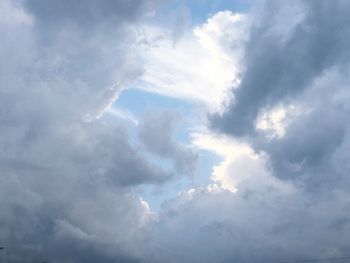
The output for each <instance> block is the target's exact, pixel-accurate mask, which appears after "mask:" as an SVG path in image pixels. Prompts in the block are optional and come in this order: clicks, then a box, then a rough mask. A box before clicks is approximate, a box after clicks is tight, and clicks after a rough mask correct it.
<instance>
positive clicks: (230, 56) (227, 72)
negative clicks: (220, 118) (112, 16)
mask: <svg viewBox="0 0 350 263" xmlns="http://www.w3.org/2000/svg"><path fill="white" fill-rule="evenodd" d="M247 24H248V20H247V18H246V17H245V16H244V15H242V14H234V13H232V12H230V11H223V12H219V13H217V14H215V15H214V16H212V17H211V18H209V19H208V20H207V22H206V23H204V24H203V25H200V26H197V27H195V28H194V29H193V30H192V32H187V33H185V34H184V35H183V37H182V38H181V39H180V40H179V41H178V42H177V44H176V46H174V44H173V40H172V36H171V33H170V32H168V31H166V30H164V29H162V28H159V27H154V26H153V27H152V26H149V27H145V28H143V30H142V31H140V43H141V44H144V48H145V52H144V55H143V59H144V62H145V66H144V74H143V76H142V78H141V81H140V82H139V83H138V86H137V87H138V88H140V89H145V90H147V91H151V92H156V93H160V94H163V95H166V96H173V97H179V98H184V99H187V100H192V101H195V102H200V103H204V104H205V105H206V106H208V107H209V108H210V109H211V110H215V111H217V110H219V109H220V108H221V106H222V104H223V102H224V101H225V100H227V94H226V93H227V91H228V89H230V88H232V87H233V86H236V85H237V84H238V82H239V76H238V74H239V72H240V71H241V59H242V55H243V48H242V47H243V43H244V42H245V41H246V39H247V32H246V28H247Z"/></svg>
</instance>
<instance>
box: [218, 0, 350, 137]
mask: <svg viewBox="0 0 350 263" xmlns="http://www.w3.org/2000/svg"><path fill="white" fill-rule="evenodd" d="M261 9H263V10H261V12H260V15H257V16H256V17H257V18H256V19H255V21H254V22H252V24H253V26H252V27H251V30H250V37H249V42H248V43H247V45H246V46H245V58H244V61H245V62H244V64H245V68H246V69H245V71H244V73H243V75H242V79H241V84H240V86H239V87H238V88H237V89H233V93H234V100H233V101H232V103H231V105H230V106H229V107H228V108H227V109H226V111H225V113H224V114H223V115H222V116H219V115H218V116H214V117H213V123H214V126H216V127H218V129H220V130H222V131H224V132H227V133H232V134H235V135H239V136H240V135H245V134H250V133H253V132H254V122H255V120H256V118H257V115H258V113H259V111H260V110H261V109H263V108H265V107H269V106H274V105H275V104H276V103H279V102H281V101H285V100H288V99H293V98H295V96H297V95H299V94H300V93H302V92H303V91H304V90H305V89H307V88H308V87H309V86H310V85H311V84H312V82H313V81H314V80H315V79H316V78H317V77H319V76H321V75H322V74H323V73H324V72H325V71H326V70H327V69H330V68H332V67H342V66H344V65H346V64H347V63H348V61H349V52H348V50H347V48H346V46H348V44H349V37H348V34H349V32H348V30H347V27H346V25H347V24H349V18H348V12H347V10H348V2H347V1H336V2H335V3H330V2H327V1H320V2H317V3H314V2H307V1H296V2H293V3H292V2H290V1H289V2H287V3H284V4H280V3H273V4H272V3H271V4H266V5H264V7H262V8H261ZM286 13H287V14H289V13H291V14H290V15H288V16H286V15H285V14H286ZM335 14H336V15H335ZM289 17H292V18H289ZM321 18H322V19H321ZM285 25H287V26H285Z"/></svg>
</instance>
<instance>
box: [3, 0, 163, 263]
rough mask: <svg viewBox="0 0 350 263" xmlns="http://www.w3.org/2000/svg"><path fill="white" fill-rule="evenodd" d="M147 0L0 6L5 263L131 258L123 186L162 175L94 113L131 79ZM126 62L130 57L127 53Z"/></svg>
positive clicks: (136, 214) (133, 208)
mask: <svg viewBox="0 0 350 263" xmlns="http://www.w3.org/2000/svg"><path fill="white" fill-rule="evenodd" d="M151 4H152V2H151V1H137V3H136V2H135V3H133V2H130V1H117V2H115V1H86V2H79V3H78V2H74V3H73V2H70V1H52V2H50V3H48V2H47V1H8V0H5V1H1V3H0V5H1V11H0V13H1V15H0V17H1V18H0V34H1V35H2V36H3V37H2V43H1V46H0V55H1V57H2V60H1V66H0V112H1V113H0V130H1V131H2V136H1V138H0V148H1V149H2V150H1V152H0V163H1V165H0V167H1V168H0V173H1V178H0V180H1V184H0V195H1V197H0V199H1V201H0V202H1V203H0V204H1V212H0V222H1V224H0V225H1V227H0V239H1V245H2V246H5V247H6V253H7V260H8V261H9V262H23V261H26V260H33V261H36V260H37V261H44V260H47V261H50V262H72V261H74V262H97V261H103V262H113V261H115V260H117V261H119V262H137V256H138V255H137V253H135V249H134V247H133V244H135V242H134V241H133V240H135V239H137V238H138V237H137V235H138V233H137V231H138V230H139V229H140V228H142V227H143V225H144V224H145V222H147V220H148V218H149V217H150V216H151V215H150V211H149V209H148V208H147V206H145V202H144V201H143V200H141V199H140V198H139V197H138V195H137V194H135V193H132V191H131V190H130V188H131V187H132V186H138V185H142V184H161V183H163V182H165V181H166V180H168V179H169V178H170V175H169V174H168V173H167V172H166V171H163V170H162V169H160V168H159V167H158V166H156V165H155V164H153V163H152V162H150V161H149V160H148V158H147V157H145V156H144V155H143V154H142V152H139V149H138V147H137V145H132V144H131V143H130V142H129V135H128V133H127V131H126V130H125V129H124V128H123V127H122V125H119V124H118V122H115V121H114V122H111V121H110V120H109V119H108V118H107V117H104V116H103V115H102V113H103V112H104V111H105V110H106V109H108V108H109V105H110V104H111V103H113V102H114V101H115V99H116V98H117V97H118V95H119V93H120V92H121V91H122V89H123V88H125V87H126V86H127V85H128V83H130V82H131V81H133V80H134V79H135V77H137V76H139V74H140V72H141V71H140V68H141V66H140V64H139V62H138V60H137V59H136V57H137V55H136V54H135V50H133V47H132V44H133V43H135V42H136V39H135V34H134V31H133V30H132V27H133V26H135V25H137V21H138V19H140V18H141V17H144V16H145V15H147V14H148V10H147V9H145V8H144V7H145V6H149V5H151ZM132 54H135V55H132Z"/></svg>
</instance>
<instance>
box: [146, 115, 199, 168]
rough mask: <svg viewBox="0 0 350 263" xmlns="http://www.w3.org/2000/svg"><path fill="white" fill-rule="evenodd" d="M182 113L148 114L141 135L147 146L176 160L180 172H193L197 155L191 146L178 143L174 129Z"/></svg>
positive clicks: (148, 148) (154, 151)
mask: <svg viewBox="0 0 350 263" xmlns="http://www.w3.org/2000/svg"><path fill="white" fill-rule="evenodd" d="M179 121H180V115H179V114H178V113H176V112H174V111H164V112H161V113H157V114H148V115H147V116H146V117H145V118H144V119H143V121H142V123H141V124H140V126H139V137H140V140H141V142H142V143H143V145H144V146H145V148H146V149H147V150H148V151H150V152H152V153H154V154H156V155H158V156H160V157H162V158H168V159H170V160H172V161H173V162H174V166H175V169H176V171H177V172H178V173H180V174H193V172H194V170H195V166H196V160H197V156H196V154H195V153H194V152H193V150H192V149H190V148H189V147H186V146H183V145H181V144H180V143H177V142H176V141H175V138H174V135H173V133H174V131H175V127H176V125H177V123H178V122H179Z"/></svg>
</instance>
